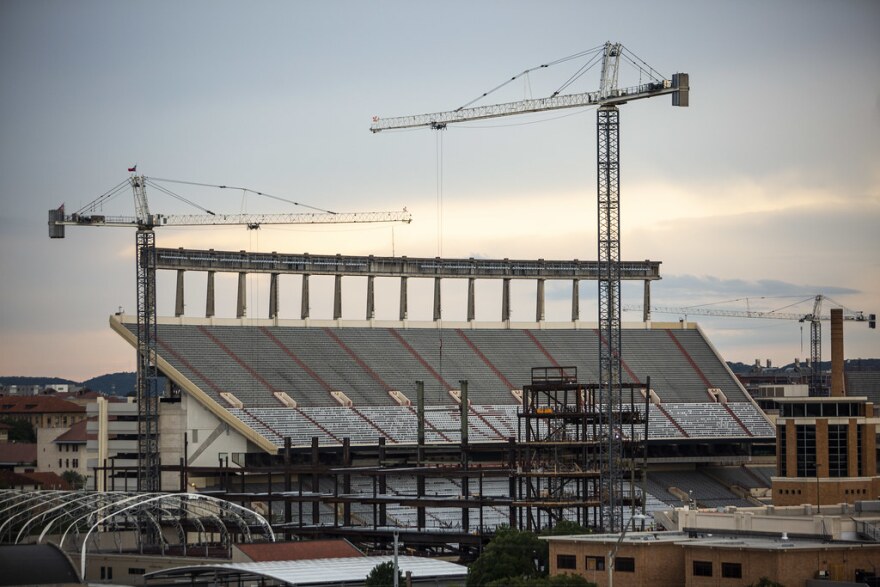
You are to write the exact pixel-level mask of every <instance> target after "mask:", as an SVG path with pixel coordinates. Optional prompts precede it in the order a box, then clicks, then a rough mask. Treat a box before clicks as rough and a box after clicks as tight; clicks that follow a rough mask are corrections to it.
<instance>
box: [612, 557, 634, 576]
mask: <svg viewBox="0 0 880 587" xmlns="http://www.w3.org/2000/svg"><path fill="white" fill-rule="evenodd" d="M614 570H615V571H617V572H618V573H635V572H636V559H634V558H632V557H630V556H619V557H617V558H616V559H614Z"/></svg>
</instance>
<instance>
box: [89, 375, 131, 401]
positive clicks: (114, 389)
mask: <svg viewBox="0 0 880 587" xmlns="http://www.w3.org/2000/svg"><path fill="white" fill-rule="evenodd" d="M136 384H137V373H134V372H122V373H108V374H107V375H99V376H97V377H93V378H92V379H89V380H88V381H83V382H82V386H83V387H86V388H88V389H91V390H93V391H100V392H101V393H103V394H105V395H119V396H126V395H128V394H129V393H131V392H133V391H134V388H135V385H136Z"/></svg>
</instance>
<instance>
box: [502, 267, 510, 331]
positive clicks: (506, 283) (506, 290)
mask: <svg viewBox="0 0 880 587" xmlns="http://www.w3.org/2000/svg"><path fill="white" fill-rule="evenodd" d="M508 320H510V279H509V278H507V277H505V278H504V279H502V280H501V321H502V322H507V321H508Z"/></svg>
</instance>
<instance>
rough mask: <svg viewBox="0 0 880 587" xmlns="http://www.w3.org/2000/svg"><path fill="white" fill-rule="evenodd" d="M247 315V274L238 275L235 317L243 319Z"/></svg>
mask: <svg viewBox="0 0 880 587" xmlns="http://www.w3.org/2000/svg"><path fill="white" fill-rule="evenodd" d="M245 315H247V273H244V272H242V273H239V274H238V303H237V304H236V310H235V317H236V318H244V317H245Z"/></svg>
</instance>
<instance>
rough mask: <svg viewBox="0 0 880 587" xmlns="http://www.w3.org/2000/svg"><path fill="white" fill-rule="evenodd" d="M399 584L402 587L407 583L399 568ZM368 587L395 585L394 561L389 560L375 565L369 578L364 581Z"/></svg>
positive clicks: (389, 586)
mask: <svg viewBox="0 0 880 587" xmlns="http://www.w3.org/2000/svg"><path fill="white" fill-rule="evenodd" d="M397 584H398V585H399V586H400V587H403V586H404V585H406V580H405V579H404V578H403V574H402V573H401V572H400V569H398V570H397ZM364 585H365V586H366V587H393V586H394V562H393V561H388V562H385V563H381V564H378V565H376V566H375V567H373V570H371V571H370V574H369V575H367V580H366V581H365V582H364Z"/></svg>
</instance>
